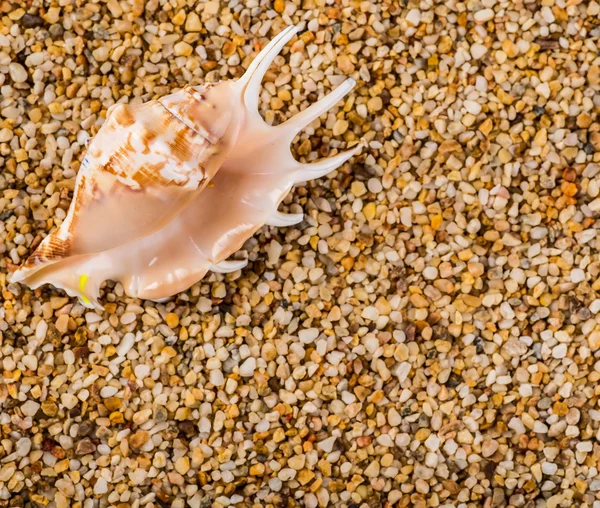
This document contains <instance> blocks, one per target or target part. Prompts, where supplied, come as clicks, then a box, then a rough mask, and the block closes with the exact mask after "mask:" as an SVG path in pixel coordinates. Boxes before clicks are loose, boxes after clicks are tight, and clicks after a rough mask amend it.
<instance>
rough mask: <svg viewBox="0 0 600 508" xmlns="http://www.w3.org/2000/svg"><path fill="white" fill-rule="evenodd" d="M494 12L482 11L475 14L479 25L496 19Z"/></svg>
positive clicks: (490, 10)
mask: <svg viewBox="0 0 600 508" xmlns="http://www.w3.org/2000/svg"><path fill="white" fill-rule="evenodd" d="M494 16H495V14H494V11H493V10H492V9H481V10H479V11H477V12H475V14H474V18H475V21H476V22H477V23H485V22H486V21H491V20H492V19H494Z"/></svg>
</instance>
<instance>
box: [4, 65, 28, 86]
mask: <svg viewBox="0 0 600 508" xmlns="http://www.w3.org/2000/svg"><path fill="white" fill-rule="evenodd" d="M8 73H9V75H10V79H12V80H13V81H14V82H15V83H24V82H25V81H27V71H26V70H25V67H23V66H22V65H21V64H20V63H17V62H11V63H10V64H9V65H8Z"/></svg>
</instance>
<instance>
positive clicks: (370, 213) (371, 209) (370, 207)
mask: <svg viewBox="0 0 600 508" xmlns="http://www.w3.org/2000/svg"><path fill="white" fill-rule="evenodd" d="M362 211H363V214H364V216H365V218H366V219H367V220H372V219H374V218H375V212H376V211H377V206H375V203H368V204H367V205H365V206H364V207H363V210H362Z"/></svg>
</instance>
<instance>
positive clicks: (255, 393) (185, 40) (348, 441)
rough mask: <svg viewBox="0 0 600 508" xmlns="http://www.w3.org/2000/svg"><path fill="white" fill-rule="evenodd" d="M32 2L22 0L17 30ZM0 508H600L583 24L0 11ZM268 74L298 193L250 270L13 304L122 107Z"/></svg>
mask: <svg viewBox="0 0 600 508" xmlns="http://www.w3.org/2000/svg"><path fill="white" fill-rule="evenodd" d="M20 5H26V6H25V7H20ZM0 17H1V18H0V220H1V222H0V269H1V271H0V285H1V287H2V307H1V308H0V332H1V337H2V339H1V345H0V356H1V358H0V360H1V362H2V367H3V380H2V381H1V382H0V432H1V436H0V507H4V506H11V507H23V506H48V507H49V508H53V507H54V506H56V507H61V508H63V507H67V506H74V507H85V508H92V507H97V506H98V507H106V506H114V507H118V508H128V507H132V508H135V507H138V506H148V507H151V506H156V507H158V506H161V507H164V506H171V507H175V508H182V507H184V506H188V505H189V506H191V507H205V508H206V507H209V506H213V507H226V506H236V507H252V508H254V507H256V508H259V507H267V508H271V507H274V508H275V507H276V508H287V507H294V506H297V507H309V508H310V507H313V508H314V507H317V506H318V507H326V506H332V507H346V508H350V507H352V508H357V507H368V508H376V507H385V508H391V507H392V506H400V507H406V506H415V507H419V508H421V507H425V506H434V507H435V506H446V507H450V506H452V507H475V506H485V507H492V506H497V507H501V506H513V507H524V506H527V507H533V506H536V507H543V506H547V507H557V506H565V507H567V506H594V507H597V506H600V474H599V470H598V468H599V467H600V466H599V460H600V445H599V444H598V434H599V431H600V408H598V400H599V396H600V385H599V383H598V382H599V380H600V361H599V360H600V295H599V294H598V292H599V291H600V280H598V274H599V273H600V255H599V252H600V236H598V235H597V231H598V230H599V229H600V220H599V219H600V122H599V121H598V112H599V111H600V42H599V39H600V22H599V19H600V5H599V4H598V3H597V2H596V1H581V0H567V1H564V0H543V1H540V2H537V1H527V2H525V3H523V2H520V1H516V2H508V1H501V2H496V1H495V0H481V1H478V0H469V1H467V2H456V1H455V0H448V1H446V2H441V1H440V2H431V1H428V0H422V1H421V2H420V3H417V2H413V1H411V2H410V3H406V2H405V1H389V0H379V1H377V2H368V1H363V2H359V1H354V0H327V1H325V0H302V1H299V0H274V2H270V1H258V0H249V1H247V2H243V1H240V0H231V1H229V2H225V1H219V0H211V1H207V2H201V1H195V0H169V1H167V0H148V1H146V2H144V1H142V0H122V1H117V0H108V1H104V0H102V1H84V0H75V1H71V0H52V2H50V1H43V2H42V1H41V0H28V1H27V2H24V1H17V2H14V1H8V0H0ZM292 23H293V24H301V25H302V26H303V28H305V31H304V32H303V33H302V34H301V35H300V36H299V37H298V38H296V39H294V41H293V42H292V44H290V45H288V46H287V48H286V49H285V50H284V52H283V53H282V55H281V56H280V57H279V58H278V60H277V61H276V65H274V66H273V67H272V68H271V71H270V72H269V73H268V74H267V77H266V79H265V83H264V89H263V93H262V98H261V101H262V102H261V104H262V111H263V113H264V115H265V118H266V119H267V121H269V122H271V123H279V122H281V121H282V120H284V119H285V118H287V117H289V116H291V115H293V114H294V113H297V112H298V111H299V110H301V109H303V108H305V107H306V106H307V105H308V104H309V103H312V102H314V101H316V100H317V99H318V98H319V97H321V96H323V95H324V94H325V93H326V92H328V91H329V90H330V89H332V88H334V87H335V86H337V85H338V84H339V83H340V82H341V80H342V79H343V77H344V75H350V76H352V77H354V78H355V79H356V80H357V81H358V86H357V87H356V88H355V90H354V91H353V92H352V94H350V96H349V98H348V99H347V100H346V101H345V102H344V103H340V104H339V105H338V107H337V108H334V109H333V110H332V111H330V112H329V114H328V115H326V116H324V117H322V118H321V119H320V120H317V121H315V122H313V124H312V125H311V127H309V128H307V129H306V130H305V131H304V132H303V133H302V135H301V136H300V137H299V138H298V140H297V142H296V143H295V145H294V146H295V148H294V151H295V153H296V156H297V157H298V158H299V159H302V160H313V159H315V158H319V157H324V156H327V155H330V152H331V153H333V151H334V150H337V149H343V148H344V147H345V146H346V145H347V144H349V143H353V142H355V141H357V140H359V139H363V140H364V141H366V143H367V147H366V148H365V149H364V150H363V151H362V153H361V154H360V155H358V156H356V157H355V158H354V159H352V161H351V162H350V163H348V164H346V165H345V166H344V167H342V168H340V170H338V171H336V172H334V173H332V174H331V175H329V176H328V177H327V178H323V179H321V180H319V181H317V182H311V183H310V184H308V185H306V186H300V187H298V188H297V189H296V190H295V191H294V192H293V193H292V194H290V196H289V197H288V198H287V200H286V202H285V205H286V206H285V207H284V208H285V209H287V210H289V211H293V212H299V211H305V212H306V214H307V216H306V220H305V221H304V222H303V223H302V224H301V225H299V226H295V227H292V228H287V229H283V228H280V229H278V228H267V227H265V228H263V229H262V230H261V231H260V233H259V234H257V235H255V237H254V238H252V239H251V240H249V241H248V242H247V244H246V245H245V249H246V250H247V253H248V257H249V259H250V264H249V266H248V268H246V269H245V270H243V271H242V272H241V274H240V273H239V272H238V273H236V274H234V275H230V276H222V275H215V274H212V275H210V276H209V277H207V278H205V279H204V280H203V281H201V282H200V283H198V284H196V285H195V286H194V287H192V288H191V289H190V290H189V291H188V292H186V293H185V294H181V295H179V296H178V297H177V298H176V299H173V300H172V301H170V302H168V303H165V304H154V303H150V302H145V301H139V300H134V299H130V298H127V297H126V296H124V294H123V288H122V287H121V286H120V285H119V284H116V285H115V284H114V283H112V282H108V283H107V285H106V287H105V288H104V290H103V295H102V297H101V301H102V302H103V303H104V304H105V312H104V313H103V314H102V315H100V314H97V313H94V312H90V311H88V310H86V309H84V308H83V307H81V306H80V305H79V304H77V303H76V302H75V301H74V300H72V299H69V298H66V297H65V296H64V294H61V293H59V292H57V291H54V290H53V289H52V288H50V287H44V288H43V289H41V290H37V291H35V292H32V291H30V290H28V289H26V288H24V287H21V286H17V285H14V284H10V283H9V282H8V281H7V273H9V272H10V271H12V270H14V269H15V268H16V266H17V265H19V264H20V263H21V262H22V261H23V260H24V258H25V257H26V256H27V255H28V253H30V252H31V251H32V250H33V249H34V248H35V247H36V246H37V245H38V244H39V242H40V241H41V239H42V238H43V237H44V235H45V234H47V233H48V232H49V231H50V230H51V229H52V228H53V227H55V225H56V224H59V223H60V221H61V220H62V219H64V217H65V215H66V210H67V208H68V205H69V203H70V200H71V197H72V190H73V185H74V181H75V175H76V172H77V169H78V167H79V164H80V161H81V160H82V157H83V154H84V150H85V141H86V139H88V137H89V136H93V135H94V134H95V133H96V132H97V130H98V128H99V126H100V125H101V124H102V121H103V119H104V117H105V115H106V110H107V109H108V108H109V107H110V106H111V105H112V104H113V103H114V102H115V101H117V100H120V99H125V100H129V101H131V102H139V101H146V100H149V99H151V98H157V97H159V96H163V95H166V94H167V93H169V92H170V91H172V90H174V89H176V88H180V87H182V86H183V85H184V84H186V83H190V84H198V83H202V82H204V81H216V80H218V79H221V78H222V79H233V78H236V77H239V76H240V75H241V74H242V73H243V70H244V68H246V67H247V66H248V65H249V62H250V61H251V60H252V57H253V56H254V55H256V53H257V51H258V50H260V48H261V47H263V46H264V45H265V44H266V43H267V42H268V40H270V39H271V38H272V37H273V36H274V35H275V34H276V33H278V32H279V31H280V30H281V29H282V28H283V27H284V26H286V25H289V24H292Z"/></svg>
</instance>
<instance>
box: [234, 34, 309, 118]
mask: <svg viewBox="0 0 600 508" xmlns="http://www.w3.org/2000/svg"><path fill="white" fill-rule="evenodd" d="M299 31H300V28H299V27H297V26H289V27H287V28H286V29H285V30H283V31H282V32H281V33H279V34H278V35H277V36H276V37H275V38H274V39H273V40H272V41H271V42H270V43H269V44H268V45H267V46H265V48H264V49H263V50H262V51H261V52H260V53H259V55H258V56H257V57H256V58H255V59H254V61H253V62H252V64H251V65H250V67H248V70H247V71H246V73H245V74H244V75H243V76H242V77H241V78H240V80H239V83H240V84H241V85H242V87H243V88H244V92H243V94H244V96H243V97H244V103H245V104H246V108H247V110H248V111H249V112H253V114H257V115H258V114H259V113H258V98H259V92H260V85H261V83H262V80H263V77H264V75H265V73H266V72H267V70H268V69H269V67H270V66H271V64H272V63H273V60H275V58H276V57H277V55H278V54H279V52H280V51H281V48H283V46H285V45H286V44H287V43H288V42H289V40H290V39H291V38H292V37H294V35H296V34H297V33H298V32H299Z"/></svg>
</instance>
